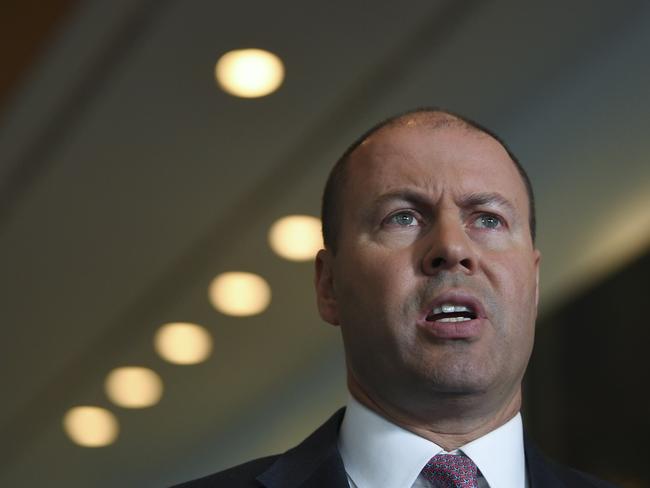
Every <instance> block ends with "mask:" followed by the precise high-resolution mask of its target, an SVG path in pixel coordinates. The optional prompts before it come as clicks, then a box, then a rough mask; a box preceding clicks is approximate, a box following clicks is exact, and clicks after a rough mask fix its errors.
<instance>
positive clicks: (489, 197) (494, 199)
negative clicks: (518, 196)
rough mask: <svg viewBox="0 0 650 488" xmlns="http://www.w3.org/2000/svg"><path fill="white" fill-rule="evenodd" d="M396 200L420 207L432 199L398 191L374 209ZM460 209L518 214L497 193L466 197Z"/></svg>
mask: <svg viewBox="0 0 650 488" xmlns="http://www.w3.org/2000/svg"><path fill="white" fill-rule="evenodd" d="M394 200H402V201H406V202H412V203H414V204H418V205H423V206H426V205H430V204H431V201H430V199H429V198H428V197H427V196H426V195H424V194H422V193H420V192H417V191H413V190H407V189H404V190H397V191H393V192H390V193H385V194H383V195H381V196H379V197H378V198H376V199H375V200H374V201H373V205H372V207H374V208H377V207H379V206H380V205H382V204H383V203H385V202H390V201H394ZM459 206H460V207H463V208H472V207H480V206H497V207H503V208H505V209H506V210H508V211H509V212H511V213H513V214H516V208H515V205H514V204H513V203H512V202H511V201H510V200H508V199H507V198H506V197H504V196H503V195H501V194H500V193H497V192H480V193H470V194H468V195H464V196H463V197H461V199H460V205H459Z"/></svg>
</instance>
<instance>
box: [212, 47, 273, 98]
mask: <svg viewBox="0 0 650 488" xmlns="http://www.w3.org/2000/svg"><path fill="white" fill-rule="evenodd" d="M214 73H215V77H216V79H217V82H218V83H219V86H220V87H221V88H222V89H223V90H224V91H225V92H227V93H229V94H231V95H235V96H237V97H243V98H257V97H263V96H265V95H269V94H270V93H273V92H274V91H275V90H277V89H278V88H279V87H280V85H281V84H282V81H283V80H284V65H283V64H282V60H281V59H280V58H279V57H278V56H276V55H275V54H273V53H271V52H269V51H264V50H263V49H236V50H234V51H229V52H227V53H226V54H224V55H223V56H221V58H219V61H217V64H216V66H215V69H214Z"/></svg>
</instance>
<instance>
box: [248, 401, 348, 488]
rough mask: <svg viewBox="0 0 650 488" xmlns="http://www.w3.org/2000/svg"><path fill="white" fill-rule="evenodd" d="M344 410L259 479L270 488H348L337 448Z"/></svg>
mask: <svg viewBox="0 0 650 488" xmlns="http://www.w3.org/2000/svg"><path fill="white" fill-rule="evenodd" d="M344 412H345V408H341V409H340V410H338V411H337V412H336V413H335V414H334V415H332V417H330V419H329V420H328V421H327V422H325V423H324V424H323V425H321V426H320V427H319V428H318V430H316V431H315V432H314V433H313V434H312V435H310V436H309V437H307V439H305V440H304V441H303V442H302V443H300V444H299V445H298V446H296V447H294V448H293V449H290V450H288V451H287V452H285V453H284V454H282V455H281V456H280V457H279V458H278V459H277V460H276V461H275V462H274V463H273V464H272V465H271V467H270V468H268V469H267V470H266V471H264V472H263V473H262V474H261V475H259V476H258V477H257V480H258V481H259V482H260V483H262V484H263V485H264V486H266V487H267V488H280V487H281V488H298V487H307V486H309V487H310V488H326V487H327V488H338V487H341V488H347V486H348V481H347V476H346V474H345V468H344V467H343V461H342V460H341V455H340V454H339V451H338V448H337V442H338V435H339V427H340V426H341V421H342V420H343V414H344Z"/></svg>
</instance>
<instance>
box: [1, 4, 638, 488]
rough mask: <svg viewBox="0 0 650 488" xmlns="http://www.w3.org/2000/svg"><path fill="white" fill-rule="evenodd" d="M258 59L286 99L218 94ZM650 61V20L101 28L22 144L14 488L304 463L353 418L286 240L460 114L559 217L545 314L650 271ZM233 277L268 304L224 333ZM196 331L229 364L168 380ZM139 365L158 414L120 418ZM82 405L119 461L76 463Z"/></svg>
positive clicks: (10, 425) (122, 16)
mask: <svg viewBox="0 0 650 488" xmlns="http://www.w3.org/2000/svg"><path fill="white" fill-rule="evenodd" d="M249 46H254V47H262V48H265V49H269V50H271V51H273V52H276V53H277V54H278V55H280V56H281V57H282V58H283V60H284V62H285V64H286V68H287V79H286V83H285V84H284V86H283V87H282V88H281V89H280V90H279V91H278V92H277V93H275V94H273V95H271V96H269V97H267V98H262V99H257V100H244V99H236V98H232V97H229V96H228V95H226V94H225V93H223V92H221V91H219V90H218V89H217V87H216V85H215V83H214V80H213V78H212V69H213V65H214V62H215V61H216V59H217V58H218V57H219V55H220V54H222V53H223V52H225V51H227V50H229V49H234V48H239V47H249ZM649 46H650V6H648V5H647V4H646V3H645V2H642V1H624V2H607V1H605V0H601V1H587V0H583V1H580V0H574V1H570V2H564V1H563V2H559V1H551V2H525V3H524V2H516V1H514V0H513V1H508V0H498V1H491V2H478V1H474V2H472V1H467V2H454V1H452V0H450V1H448V2H443V1H437V2H430V1H414V2H409V3H408V8H405V7H404V6H403V5H399V4H398V3H396V2H387V1H377V2H372V3H371V2H343V1H333V2H309V3H307V2H298V1H283V2H260V1H257V2H245V3H240V4H234V3H233V4H225V3H224V2H209V1H198V0H194V1H186V2H163V1H157V2H154V1H145V0H140V1H133V0H131V1H127V0H119V1H117V0H116V1H113V2H101V1H100V0H94V1H87V2H85V3H84V4H83V5H82V7H81V8H79V10H78V11H77V12H76V14H75V16H74V17H73V18H71V19H70V20H69V22H68V23H67V24H66V25H65V26H64V28H63V29H62V30H61V31H60V32H59V35H58V37H57V38H56V39H55V40H54V42H53V43H52V45H51V47H50V49H49V50H48V52H47V53H46V55H45V56H44V57H43V58H42V59H41V60H40V63H39V64H38V65H37V66H35V67H34V69H33V70H32V72H31V76H30V79H29V81H28V82H27V83H26V84H25V85H24V87H23V88H22V90H21V92H20V93H19V95H18V96H17V97H16V98H15V100H14V103H13V105H12V107H11V109H10V110H9V111H8V112H7V113H6V114H5V118H4V120H3V124H2V126H0V161H1V166H0V185H1V186H0V189H1V190H2V207H1V208H0V251H1V254H0V255H1V256H2V262H1V266H2V270H3V272H2V273H0V289H1V290H2V296H3V297H4V298H3V301H2V308H1V310H2V312H3V317H2V323H3V331H4V336H5V341H4V348H3V350H2V354H1V355H0V375H1V378H2V385H4V388H5V391H6V392H7V393H6V394H5V395H3V397H4V398H3V402H2V404H1V405H0V429H2V430H0V433H2V435H3V438H5V439H7V438H8V439H9V441H8V442H5V443H4V444H5V448H4V449H5V450H4V451H3V453H2V456H1V457H0V459H2V461H1V463H2V464H0V484H1V485H3V486H12V487H13V486H16V487H18V486H34V485H36V484H38V483H39V482H40V481H41V480H48V483H49V484H50V485H51V486H68V487H71V486H94V487H104V486H106V487H108V486H116V485H117V486H164V485H166V484H171V483H172V482H174V481H180V480H182V479H184V478H187V477H192V476H196V475H198V474H200V473H204V472H205V473H207V472H208V471H210V470H216V469H218V468H222V467H225V466H227V465H228V464H231V463H234V462H238V461H240V460H243V459H245V458H247V457H250V456H252V455H260V454H264V453H267V452H270V451H272V450H279V449H284V448H286V447H288V446H289V445H291V443H293V442H295V441H297V440H299V439H300V438H301V437H302V436H303V435H304V434H306V433H307V432H309V431H310V430H311V429H312V428H313V427H314V426H316V425H317V424H318V423H319V422H320V421H321V420H322V419H324V418H325V416H327V415H328V414H329V413H330V412H332V411H333V409H334V408H336V406H337V405H339V404H341V402H342V401H343V400H344V396H345V392H344V386H343V370H344V369H343V364H342V361H343V360H342V353H341V352H340V343H339V338H338V333H337V330H336V329H334V328H332V327H330V326H326V325H324V324H323V323H322V322H321V321H320V319H319V318H318V316H317V314H316V311H315V307H314V304H313V302H314V300H313V297H312V292H311V264H295V263H289V262H286V261H283V260H281V259H280V258H278V257H276V256H275V255H274V254H272V252H271V251H270V250H269V249H268V247H267V245H266V242H265V239H266V237H265V235H266V232H267V230H268V227H269V225H270V224H271V223H272V222H273V221H274V220H275V219H276V218H277V217H279V216H282V215H284V214H287V213H310V214H314V215H317V213H318V205H319V197H320V192H321V188H322V185H323V182H324V179H325V177H326V175H327V171H328V170H329V167H330V166H331V164H332V162H333V161H334V160H335V159H336V158H337V157H338V155H339V154H340V153H341V152H342V151H343V150H344V149H345V147H346V146H347V145H348V144H349V143H350V142H351V141H352V140H353V139H354V138H355V137H356V136H357V135H358V134H359V133H361V132H362V131H363V130H365V129H366V128H367V127H369V126H370V125H372V124H373V123H374V122H376V121H378V120H380V119H381V118H383V117H385V116H388V115H390V114H392V113H395V112H398V111H402V110H404V109H407V108H413V107H416V106H422V105H439V106H444V107H447V108H449V109H452V110H454V111H457V112H460V113H463V114H465V115H467V116H469V117H471V118H474V119H476V120H478V121H480V122H481V123H483V124H485V125H487V126H488V127H491V128H493V129H494V130H496V131H497V132H498V133H499V134H501V135H502V136H503V138H504V139H505V140H506V141H508V142H509V143H510V145H511V147H512V149H513V150H514V151H515V153H516V154H518V156H519V158H520V160H521V161H522V162H523V164H524V165H525V166H526V167H527V168H528V170H529V173H530V175H531V178H532V180H533V183H534V186H535V188H536V192H537V198H538V220H539V246H540V248H541V249H542V252H543V255H544V258H543V276H542V279H543V295H542V307H543V310H549V309H550V308H552V307H553V306H555V305H557V304H558V303H560V302H561V301H563V300H566V299H567V297H568V296H570V295H571V294H573V293H578V292H579V290H580V289H581V288H583V287H584V286H586V285H588V284H589V283H592V282H593V281H594V280H597V279H599V278H600V277H602V276H604V275H605V274H606V273H609V272H611V271H612V270H614V269H616V268H617V267H619V266H621V265H622V264H623V263H625V262H626V261H627V260H629V259H632V258H633V257H634V256H636V255H638V254H639V253H640V252H643V251H644V250H647V249H648V245H649V243H650V164H648V155H649V154H650V138H648V137H647V127H648V126H649V125H650V110H649V108H650V97H649V96H648V93H647V92H648V90H647V87H648V86H650V65H649V64H648V63H647V62H646V59H647V52H648V47H649ZM233 269H243V270H247V271H253V272H256V273H259V274H261V275H263V276H264V277H266V278H267V279H268V281H269V282H270V284H271V286H272V288H273V298H274V299H273V302H272V305H271V307H270V308H269V310H268V311H267V312H266V313H264V314H262V315H260V316H257V317H253V318H247V319H233V318H228V317H226V316H223V315H220V314H218V313H217V312H216V311H214V310H213V309H211V307H210V305H209V304H208V302H207V298H206V289H207V285H208V283H209V281H210V279H211V278H212V277H214V276H215V275H216V274H217V273H219V272H222V271H227V270H233ZM176 320H183V321H195V322H197V323H201V324H203V325H205V326H206V327H207V328H208V329H209V330H210V332H211V333H212V334H213V337H214V339H215V353H214V355H213V356H212V357H211V359H210V360H209V361H207V362H206V363H204V364H202V365H198V366H189V367H178V366H172V365H169V364H166V363H164V362H163V361H162V360H161V359H159V358H157V357H156V356H155V354H154V352H153V347H152V334H153V332H154V331H155V330H156V328H157V327H158V326H159V325H160V324H162V323H165V322H169V321H176ZM125 364H139V365H145V366H148V367H152V368H154V369H155V370H156V371H158V372H159V373H160V375H161V376H162V377H163V380H164V382H165V395H164V397H163V400H162V401H161V403H160V404H159V405H158V406H156V407H153V408H151V409H146V410H141V411H128V410H124V409H120V408H119V407H114V406H111V405H110V403H109V402H108V401H107V400H106V398H105V396H104V394H103V392H102V382H103V379H104V377H105V375H106V373H108V371H110V370H111V368H113V367H116V366H121V365H125ZM78 404H97V405H102V406H106V407H108V408H110V409H111V410H112V411H113V412H115V413H116V414H117V416H118V418H119V420H120V423H121V426H122V433H121V436H120V438H119V440H118V442H117V443H116V444H115V445H113V446H110V447H107V448H102V449H84V448H80V447H77V446H75V445H73V444H71V443H70V442H69V441H68V440H67V438H66V437H65V435H64V433H63V431H62V429H61V426H60V423H61V418H62V415H63V414H64V412H65V411H66V410H67V409H68V408H69V407H71V406H73V405H78Z"/></svg>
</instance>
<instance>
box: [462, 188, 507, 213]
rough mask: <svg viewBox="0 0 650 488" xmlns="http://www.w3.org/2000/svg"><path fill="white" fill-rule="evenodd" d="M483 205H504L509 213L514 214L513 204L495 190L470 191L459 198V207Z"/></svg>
mask: <svg viewBox="0 0 650 488" xmlns="http://www.w3.org/2000/svg"><path fill="white" fill-rule="evenodd" d="M483 205H489V206H495V205H496V206H498V207H504V208H506V209H507V210H508V211H510V212H511V213H513V214H516V208H515V206H514V204H513V203H512V202H511V201H510V200H508V199H507V198H506V197H504V196H503V195H501V194H500V193H497V192H486V193H470V194H469V195H466V196H464V197H463V198H462V199H461V207H480V206H483Z"/></svg>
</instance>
